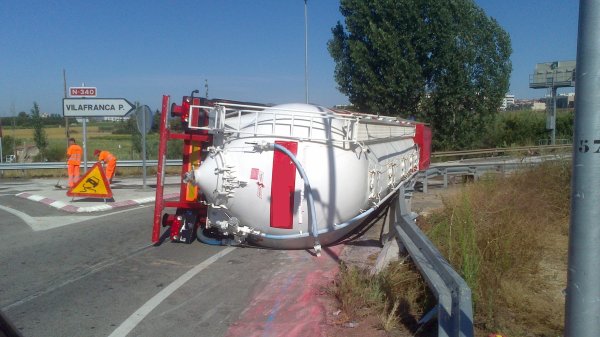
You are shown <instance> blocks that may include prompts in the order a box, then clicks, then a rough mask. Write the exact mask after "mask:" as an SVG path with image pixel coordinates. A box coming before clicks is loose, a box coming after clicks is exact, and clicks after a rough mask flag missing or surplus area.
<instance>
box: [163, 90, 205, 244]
mask: <svg viewBox="0 0 600 337" xmlns="http://www.w3.org/2000/svg"><path fill="white" fill-rule="evenodd" d="M197 92H198V90H194V91H193V92H192V93H191V95H190V96H184V97H183V100H182V104H181V105H177V104H175V103H173V104H172V105H171V106H169V103H170V96H168V95H163V98H162V108H161V118H160V141H159V146H158V166H157V170H156V198H155V201H154V223H153V228H152V243H154V244H158V243H159V242H161V241H162V240H164V239H166V237H165V238H161V235H160V232H161V227H167V226H168V227H170V230H169V237H170V239H171V241H173V242H184V243H192V242H193V241H194V240H195V238H196V230H197V227H198V224H199V223H201V222H202V221H205V220H206V211H207V206H206V205H205V204H204V203H202V195H201V193H199V191H198V187H197V186H193V185H192V184H190V183H184V182H183V177H184V175H185V174H186V173H187V172H189V171H191V170H193V169H194V168H197V167H198V166H200V163H201V161H202V150H203V149H204V148H205V147H208V146H210V145H212V135H211V134H209V133H208V131H207V130H198V129H194V128H190V126H193V127H202V126H206V125H208V111H207V110H204V109H200V108H197V107H194V106H199V105H200V104H201V103H202V105H205V106H210V105H212V104H211V102H210V101H209V100H207V99H204V98H200V97H194V93H197ZM169 112H170V114H171V116H175V117H179V119H180V121H181V127H182V129H183V131H182V132H174V131H173V130H171V129H170V127H169V118H168V117H169V116H168V115H169ZM176 139H179V140H182V141H183V154H182V157H183V158H182V165H181V176H180V178H181V180H180V181H181V186H180V189H179V199H178V200H176V201H175V200H173V201H170V200H165V199H164V195H163V194H164V193H163V192H164V183H165V163H166V158H167V148H168V147H167V145H168V142H169V141H170V140H176ZM171 144H173V143H171ZM165 208H175V209H176V210H175V213H174V214H170V213H166V212H165V213H164V214H163V211H164V210H165ZM165 234H166V233H165Z"/></svg>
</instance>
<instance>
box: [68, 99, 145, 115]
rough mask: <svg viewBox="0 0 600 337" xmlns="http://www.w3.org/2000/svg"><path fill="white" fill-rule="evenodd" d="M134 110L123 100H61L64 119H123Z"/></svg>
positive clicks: (132, 106) (131, 105)
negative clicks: (105, 117) (111, 117)
mask: <svg viewBox="0 0 600 337" xmlns="http://www.w3.org/2000/svg"><path fill="white" fill-rule="evenodd" d="M134 108H135V106H134V105H133V104H131V103H129V102H128V101H127V100H126V99H124V98H63V116H65V117H104V116H113V117H123V116H125V115H127V114H128V113H129V112H131V111H132V110H133V109H134Z"/></svg>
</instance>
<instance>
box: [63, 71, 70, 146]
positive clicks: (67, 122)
mask: <svg viewBox="0 0 600 337" xmlns="http://www.w3.org/2000/svg"><path fill="white" fill-rule="evenodd" d="M63 90H64V96H63V98H67V71H66V70H65V68H63ZM65 136H66V137H67V148H68V147H69V117H65Z"/></svg>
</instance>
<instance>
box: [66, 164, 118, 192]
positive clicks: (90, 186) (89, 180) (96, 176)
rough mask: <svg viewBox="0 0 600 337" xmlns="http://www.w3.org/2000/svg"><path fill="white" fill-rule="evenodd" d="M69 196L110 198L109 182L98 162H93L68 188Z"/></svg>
mask: <svg viewBox="0 0 600 337" xmlns="http://www.w3.org/2000/svg"><path fill="white" fill-rule="evenodd" d="M67 195H68V196H70V197H94V198H105V199H106V198H112V190H111V189H110V183H109V182H108V180H107V179H106V176H105V175H104V171H103V170H102V166H100V163H96V164H94V166H92V167H91V168H90V169H89V170H88V171H87V172H86V173H85V175H83V178H81V179H80V180H79V181H78V182H77V183H76V184H75V185H74V186H73V187H71V189H70V190H68V191H67Z"/></svg>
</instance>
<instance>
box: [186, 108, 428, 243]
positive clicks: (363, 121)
mask: <svg viewBox="0 0 600 337" xmlns="http://www.w3.org/2000/svg"><path fill="white" fill-rule="evenodd" d="M194 108H199V109H202V110H203V111H208V116H209V123H208V125H207V126H204V127H195V126H193V125H191V124H190V125H189V126H188V127H189V128H190V129H194V128H196V129H203V130H207V131H208V133H210V134H212V135H213V141H212V146H210V147H208V148H207V149H206V152H207V153H206V157H205V158H204V159H203V160H202V163H201V165H200V166H199V167H198V168H195V169H194V170H192V171H191V172H188V173H187V174H185V178H184V182H187V183H192V184H194V185H197V186H198V187H199V188H200V190H201V191H202V194H203V195H204V203H205V204H206V205H207V207H208V209H207V220H206V224H205V226H206V229H205V230H204V231H203V230H202V229H199V230H198V237H199V239H200V241H204V242H207V243H214V240H215V239H214V238H211V237H209V236H207V235H206V230H207V229H208V230H209V231H211V232H212V233H215V232H216V233H218V234H220V237H225V236H227V237H233V238H234V239H235V241H237V242H238V243H239V242H245V241H247V242H249V243H252V244H256V245H259V246H264V247H271V248H279V249H301V248H312V247H314V248H315V250H316V251H317V252H319V251H320V248H321V245H327V244H330V243H332V242H335V241H337V240H339V239H341V238H342V237H344V236H345V235H346V234H348V233H349V232H351V231H352V230H354V229H355V228H356V227H357V226H359V225H360V224H361V223H363V221H362V220H363V219H364V218H366V217H367V215H369V214H370V213H371V212H373V211H374V210H376V209H377V208H378V207H379V206H380V205H381V204H382V203H384V202H385V201H386V199H387V198H389V197H390V196H392V195H393V194H394V193H395V192H397V191H398V189H399V188H400V186H401V185H403V184H408V183H409V182H410V181H411V179H412V178H414V176H415V175H416V172H417V171H418V170H419V167H420V162H421V166H423V163H425V162H426V163H427V164H428V162H429V149H428V148H427V149H426V151H425V152H423V149H420V147H428V146H429V143H430V137H431V134H430V132H428V131H427V130H428V129H427V128H426V127H424V126H423V124H419V123H415V122H412V121H407V120H402V119H398V118H395V117H383V116H376V115H367V114H359V113H352V112H345V111H335V112H334V111H332V110H330V109H327V108H324V107H320V106H316V105H309V104H284V105H277V106H273V107H263V106H260V107H259V106H251V105H239V104H225V103H220V104H216V105H214V106H191V108H190V109H191V110H192V109H194ZM419 127H420V128H421V129H423V128H425V130H426V132H422V131H421V132H420V135H417V138H419V139H416V138H415V136H416V133H419V132H418V131H417V129H419ZM427 138H429V139H427ZM420 151H421V152H423V153H425V155H426V156H427V158H420V155H421V156H423V154H420Z"/></svg>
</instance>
